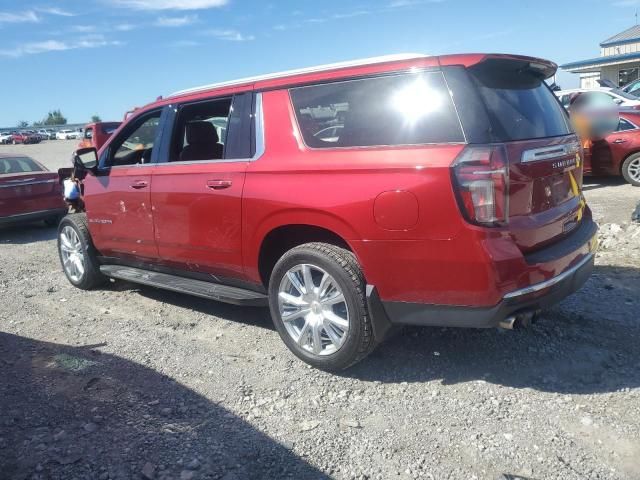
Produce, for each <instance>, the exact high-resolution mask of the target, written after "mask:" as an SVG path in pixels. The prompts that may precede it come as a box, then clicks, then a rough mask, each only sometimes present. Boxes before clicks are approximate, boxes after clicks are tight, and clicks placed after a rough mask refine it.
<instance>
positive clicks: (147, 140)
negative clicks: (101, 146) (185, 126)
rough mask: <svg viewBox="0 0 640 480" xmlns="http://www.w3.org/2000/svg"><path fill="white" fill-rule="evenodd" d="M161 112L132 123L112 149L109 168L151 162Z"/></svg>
mask: <svg viewBox="0 0 640 480" xmlns="http://www.w3.org/2000/svg"><path fill="white" fill-rule="evenodd" d="M161 113H162V112H161V111H160V110H158V111H156V112H152V113H150V114H148V115H144V116H142V117H140V118H137V119H135V120H133V121H132V122H131V124H130V125H128V127H127V128H126V129H125V130H124V131H123V132H122V134H121V135H120V137H119V138H117V139H116V140H115V141H114V142H113V144H112V145H111V147H110V149H109V150H110V152H112V155H111V158H110V161H109V164H108V165H107V166H112V167H116V166H121V165H135V164H138V163H149V162H151V153H152V151H153V145H154V143H155V140H156V136H157V134H158V126H159V125H160V115H161Z"/></svg>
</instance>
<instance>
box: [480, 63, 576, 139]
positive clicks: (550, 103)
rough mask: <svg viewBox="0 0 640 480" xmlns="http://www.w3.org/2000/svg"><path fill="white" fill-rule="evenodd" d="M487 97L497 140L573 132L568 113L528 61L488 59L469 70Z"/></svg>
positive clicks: (486, 101) (541, 136) (482, 95)
mask: <svg viewBox="0 0 640 480" xmlns="http://www.w3.org/2000/svg"><path fill="white" fill-rule="evenodd" d="M469 71H470V73H471V77H472V78H473V81H474V83H475V84H476V86H477V87H478V91H479V92H480V96H481V97H482V99H483V100H484V103H485V105H486V108H487V110H488V114H489V117H490V121H491V128H492V133H493V136H494V138H495V139H496V140H497V141H503V142H507V141H514V140H528V139H534V138H546V137H558V136H562V135H568V134H570V133H572V131H571V128H570V126H569V122H568V118H567V115H566V112H565V111H564V109H563V108H562V106H561V105H560V104H559V103H558V100H557V99H556V98H555V96H554V94H553V93H552V92H551V90H549V88H548V87H547V86H546V84H545V83H544V80H543V79H542V78H540V76H539V74H537V73H536V72H535V71H532V70H528V69H527V68H526V62H517V61H512V60H500V59H495V60H488V61H485V62H482V63H480V64H478V65H477V66H475V67H472V68H470V69H469Z"/></svg>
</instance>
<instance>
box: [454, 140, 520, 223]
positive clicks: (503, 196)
mask: <svg viewBox="0 0 640 480" xmlns="http://www.w3.org/2000/svg"><path fill="white" fill-rule="evenodd" d="M451 168H452V172H453V182H454V186H455V188H456V196H457V198H458V203H459V206H460V209H461V210H462V213H463V214H464V216H465V217H466V219H467V220H468V221H469V222H471V223H475V224H477V225H482V226H499V225H505V224H506V223H508V220H509V164H508V162H507V154H506V151H505V149H504V146H502V145H483V146H477V147H475V146H471V147H467V148H466V149H465V150H464V151H463V152H462V153H461V154H460V156H459V157H458V158H457V159H456V161H455V162H454V163H453V166H452V167H451Z"/></svg>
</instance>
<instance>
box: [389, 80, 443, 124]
mask: <svg viewBox="0 0 640 480" xmlns="http://www.w3.org/2000/svg"><path fill="white" fill-rule="evenodd" d="M442 101H443V99H442V95H441V94H440V93H438V92H437V91H436V90H434V89H433V88H431V86H430V85H429V84H428V83H427V82H425V81H424V80H423V79H417V80H415V81H414V82H412V83H411V84H409V85H407V86H406V87H404V88H403V89H402V90H399V91H397V92H396V93H395V94H394V95H393V97H392V98H391V102H392V104H393V108H394V109H395V110H397V111H398V112H400V113H401V114H402V116H403V117H404V119H405V121H406V122H407V123H410V124H412V123H416V122H418V121H419V120H421V119H422V118H423V117H425V116H426V115H428V114H429V113H431V112H434V111H436V110H437V109H438V108H440V106H441V105H442Z"/></svg>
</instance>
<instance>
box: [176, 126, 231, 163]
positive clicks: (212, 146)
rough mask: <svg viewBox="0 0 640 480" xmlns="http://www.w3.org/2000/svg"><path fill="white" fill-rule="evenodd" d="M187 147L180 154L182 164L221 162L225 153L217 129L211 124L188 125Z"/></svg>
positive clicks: (186, 130) (186, 129)
mask: <svg viewBox="0 0 640 480" xmlns="http://www.w3.org/2000/svg"><path fill="white" fill-rule="evenodd" d="M185 133H186V140H187V145H185V147H184V148H183V149H182V152H180V157H179V158H180V161H181V162H191V161H197V160H219V159H221V158H222V156H223V153H224V146H223V145H222V144H220V143H218V142H219V141H220V139H219V138H218V132H217V130H216V127H214V126H213V124H212V123H211V122H205V121H196V122H190V123H187V125H186V128H185Z"/></svg>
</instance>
